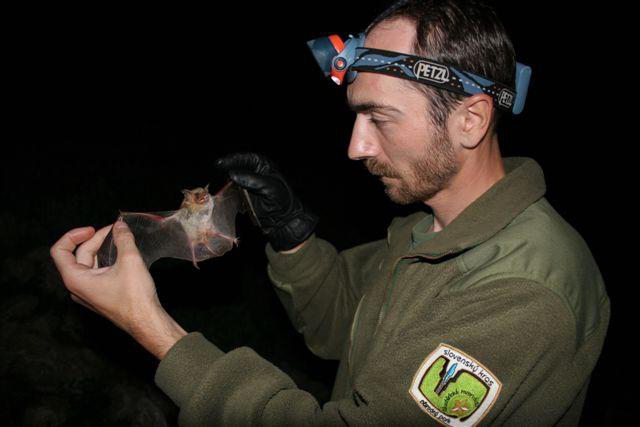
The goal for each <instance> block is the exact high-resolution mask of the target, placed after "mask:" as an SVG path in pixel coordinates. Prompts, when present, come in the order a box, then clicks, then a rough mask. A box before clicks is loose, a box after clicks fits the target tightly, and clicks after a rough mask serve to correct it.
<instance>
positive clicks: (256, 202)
mask: <svg viewBox="0 0 640 427" xmlns="http://www.w3.org/2000/svg"><path fill="white" fill-rule="evenodd" d="M215 165H216V167H218V168H220V169H223V170H225V171H227V172H228V173H229V178H231V180H232V181H234V182H235V183H236V184H238V185H239V186H240V187H242V188H244V189H246V190H247V192H248V194H249V199H250V201H251V204H252V207H253V211H254V213H255V215H256V217H257V219H258V221H259V223H260V227H261V228H262V231H263V232H264V234H266V236H267V239H268V240H269V242H270V243H271V246H272V247H273V249H274V250H276V251H286V250H289V249H292V248H294V247H296V246H298V245H299V244H300V243H302V242H304V241H305V240H307V239H308V238H309V236H310V235H311V233H313V230H314V229H315V227H316V224H317V223H318V217H317V216H316V215H314V214H313V213H311V212H309V211H308V210H307V209H305V208H304V206H303V205H302V203H301V202H300V200H299V199H298V198H297V197H295V196H294V194H293V192H292V191H291V187H289V185H288V184H287V181H285V179H284V177H283V176H282V175H281V174H280V173H279V172H278V170H277V169H276V167H275V165H274V164H273V162H271V161H270V160H269V159H268V158H266V157H265V156H263V155H260V154H257V153H234V154H230V155H228V156H226V157H223V158H221V159H218V160H216V163H215Z"/></svg>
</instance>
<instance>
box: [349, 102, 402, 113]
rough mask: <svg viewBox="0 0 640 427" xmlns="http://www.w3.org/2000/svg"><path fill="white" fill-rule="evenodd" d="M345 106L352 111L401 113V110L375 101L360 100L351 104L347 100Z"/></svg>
mask: <svg viewBox="0 0 640 427" xmlns="http://www.w3.org/2000/svg"><path fill="white" fill-rule="evenodd" d="M347 106H348V107H349V109H350V110H351V111H353V112H354V113H370V112H372V111H381V112H391V113H398V114H402V111H400V110H398V109H397V108H395V107H392V106H391V105H385V104H380V103H377V102H362V103H358V104H351V103H350V102H349V101H347Z"/></svg>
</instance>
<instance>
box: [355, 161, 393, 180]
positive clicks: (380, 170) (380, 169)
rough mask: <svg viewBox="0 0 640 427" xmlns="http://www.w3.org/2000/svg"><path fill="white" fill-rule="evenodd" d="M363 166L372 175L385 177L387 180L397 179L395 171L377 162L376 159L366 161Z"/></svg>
mask: <svg viewBox="0 0 640 427" xmlns="http://www.w3.org/2000/svg"><path fill="white" fill-rule="evenodd" d="M364 166H365V167H366V168H367V169H368V170H369V172H370V173H371V174H372V175H375V176H386V177H387V178H399V177H398V175H397V174H396V171H395V170H394V169H393V168H392V167H391V166H389V165H387V164H384V163H382V162H379V161H377V160H376V159H373V158H371V159H366V160H365V161H364Z"/></svg>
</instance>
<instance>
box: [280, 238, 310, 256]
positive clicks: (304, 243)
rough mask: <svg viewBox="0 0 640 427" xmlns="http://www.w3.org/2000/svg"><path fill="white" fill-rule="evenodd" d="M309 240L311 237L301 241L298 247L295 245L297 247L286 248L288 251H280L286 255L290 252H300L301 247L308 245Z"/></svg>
mask: <svg viewBox="0 0 640 427" xmlns="http://www.w3.org/2000/svg"><path fill="white" fill-rule="evenodd" d="M308 241H309V239H307V240H305V241H304V242H302V243H300V244H299V245H298V246H296V247H295V248H293V249H289V250H286V251H280V253H281V254H285V255H288V254H294V253H296V252H298V251H299V250H300V249H302V247H303V246H304V245H306V244H307V242H308Z"/></svg>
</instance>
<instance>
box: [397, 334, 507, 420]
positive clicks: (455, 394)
mask: <svg viewBox="0 0 640 427" xmlns="http://www.w3.org/2000/svg"><path fill="white" fill-rule="evenodd" d="M501 389H502V383H501V382H500V381H498V378H496V376H495V375H493V374H492V373H491V372H490V371H489V370H488V369H487V368H485V367H484V366H483V365H482V364H480V363H479V362H478V361H477V360H475V359H474V358H473V357H471V356H469V355H468V354H466V353H464V352H462V351H460V350H458V349H457V348H455V347H451V346H450V345H446V344H440V345H439V346H438V348H437V349H436V350H435V351H434V352H433V353H431V354H430V355H429V356H427V358H426V359H425V360H424V362H422V365H420V368H419V369H418V372H416V374H415V376H414V377H413V382H412V383H411V388H410V389H409V393H410V394H411V396H412V397H413V399H414V400H415V401H416V402H417V403H418V405H419V406H420V408H421V409H422V410H423V411H424V412H426V413H427V414H429V415H430V416H431V417H432V418H433V419H435V420H436V421H438V422H440V423H442V424H445V425H449V426H474V425H476V424H478V423H479V422H480V421H481V420H482V419H483V418H484V417H485V415H487V413H488V412H489V410H490V409H491V407H492V406H493V404H494V403H495V401H496V399H497V398H498V395H499V394H500V390H501Z"/></svg>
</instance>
